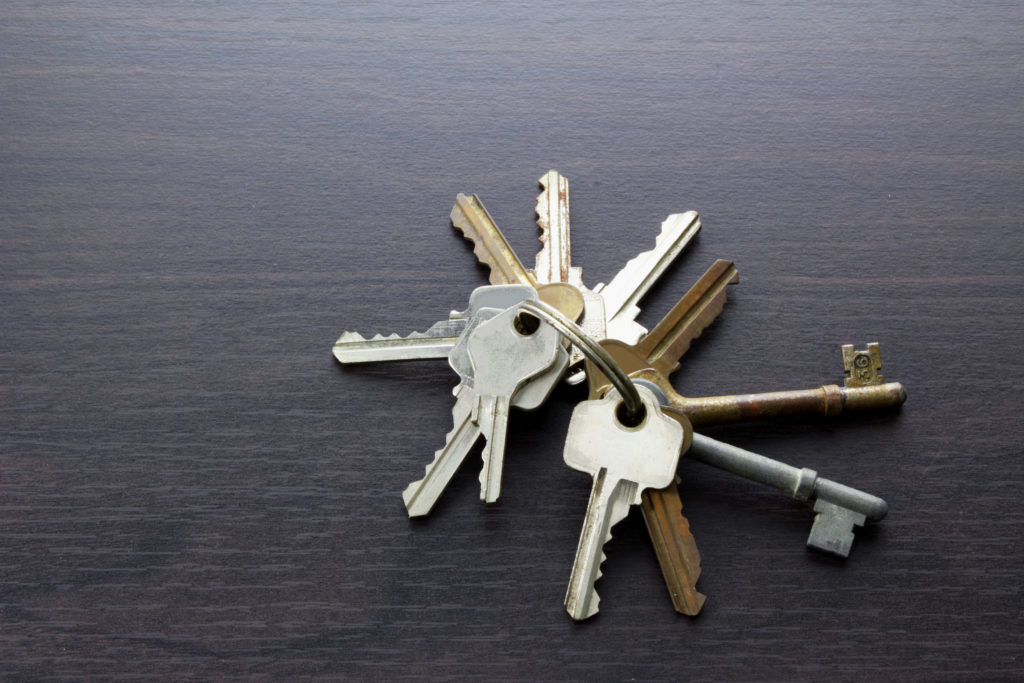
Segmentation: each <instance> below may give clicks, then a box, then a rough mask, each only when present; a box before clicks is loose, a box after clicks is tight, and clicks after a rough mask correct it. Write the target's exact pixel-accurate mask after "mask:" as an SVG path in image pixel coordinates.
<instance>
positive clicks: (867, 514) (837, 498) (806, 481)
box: [687, 433, 889, 557]
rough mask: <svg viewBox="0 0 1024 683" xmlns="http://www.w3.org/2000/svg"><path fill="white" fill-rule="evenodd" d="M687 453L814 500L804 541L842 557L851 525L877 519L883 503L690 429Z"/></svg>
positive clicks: (847, 548)
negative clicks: (810, 522)
mask: <svg viewBox="0 0 1024 683" xmlns="http://www.w3.org/2000/svg"><path fill="white" fill-rule="evenodd" d="M687 456H688V457H689V458H690V459H693V460H699V461H700V462H703V463H706V464H708V465H712V466H713V467H717V468H719V469H722V470H725V471H727V472H731V473H733V474H736V475H739V476H741V477H744V478H745V479H750V480H752V481H756V482H758V483H761V484H765V485H767V486H771V487H773V488H776V489H779V490H780V491H785V492H786V493H788V494H790V495H791V496H793V498H795V499H796V500H800V501H814V512H815V516H814V524H813V525H812V526H811V534H810V536H808V537H807V546H808V547H810V548H816V549H817V550H822V551H825V552H828V553H833V554H835V555H839V556H840V557H847V556H849V554H850V546H851V545H853V528H854V527H855V526H864V523H865V521H867V520H870V521H872V522H878V521H881V520H882V519H884V518H885V515H886V513H888V511H889V506H888V504H887V503H886V502H885V501H884V500H882V499H881V498H879V497H878V496H873V495H871V494H870V493H865V492H863V491H859V490H857V489H854V488H850V487H849V486H845V485H844V484H840V483H837V482H834V481H832V480H831V479H825V478H824V477H819V476H818V473H817V472H815V471H814V470H812V469H808V468H806V467H804V468H802V469H798V468H796V467H791V466H790V465H787V464H785V463H782V462H779V461H778V460H772V459H771V458H767V457H765V456H763V455H758V454H757V453H752V452H751V451H747V450H744V449H742V448H737V447H736V446H731V445H729V444H727V443H723V442H721V441H717V440H715V439H712V438H709V437H707V436H704V435H703V434H696V433H695V434H694V435H693V442H692V443H691V444H690V450H689V452H688V453H687Z"/></svg>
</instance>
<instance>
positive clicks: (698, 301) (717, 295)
mask: <svg viewBox="0 0 1024 683" xmlns="http://www.w3.org/2000/svg"><path fill="white" fill-rule="evenodd" d="M739 280H740V276H739V271H737V270H736V266H734V265H733V264H732V262H731V261H724V260H722V259H719V260H718V261H715V263H714V264H712V266H711V267H710V268H708V269H707V271H705V273H704V274H703V275H702V276H701V277H700V279H699V280H697V283H696V284H694V286H693V287H691V288H690V291H688V292H687V293H686V294H685V295H683V298H682V299H680V300H679V303H677V304H676V305H675V306H673V307H672V310H670V311H669V312H668V314H667V315H666V316H665V317H664V318H662V319H661V322H659V323H658V324H657V325H656V326H655V327H654V329H652V330H651V331H650V332H649V333H648V334H647V335H646V336H645V337H644V338H643V339H641V340H640V342H639V344H638V347H639V350H640V352H641V353H642V354H643V355H645V356H646V357H647V359H648V360H649V361H650V364H651V367H653V368H654V369H656V370H658V371H659V372H661V373H662V374H664V375H666V376H667V375H669V374H671V373H672V372H674V371H675V370H676V368H678V367H679V359H680V358H682V357H683V355H684V354H685V353H686V352H687V351H688V350H689V349H690V343H691V342H692V341H693V340H694V339H696V338H697V337H699V336H700V335H701V333H702V332H704V329H705V328H706V327H707V326H708V325H710V324H711V323H712V322H714V321H715V319H716V318H717V317H718V316H719V314H720V313H721V312H722V309H723V308H724V307H725V302H726V287H727V286H728V285H731V284H735V283H737V282H739Z"/></svg>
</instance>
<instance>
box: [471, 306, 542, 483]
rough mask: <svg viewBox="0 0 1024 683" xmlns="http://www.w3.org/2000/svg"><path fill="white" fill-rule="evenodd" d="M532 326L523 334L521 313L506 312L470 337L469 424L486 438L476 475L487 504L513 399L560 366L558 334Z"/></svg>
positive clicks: (502, 453) (499, 465)
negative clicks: (471, 399) (472, 398)
mask: <svg viewBox="0 0 1024 683" xmlns="http://www.w3.org/2000/svg"><path fill="white" fill-rule="evenodd" d="M526 320H529V318H526ZM532 321H533V322H534V323H535V325H534V326H533V327H532V328H530V329H527V328H526V327H525V326H524V325H522V324H521V320H520V314H519V311H518V310H517V309H515V308H510V309H508V310H506V311H503V312H502V313H500V314H498V315H496V316H494V317H493V318H491V319H490V320H488V321H486V322H483V323H481V324H480V326H479V327H477V328H476V330H474V331H473V334H471V335H470V336H469V357H470V360H472V362H473V393H474V394H475V397H476V402H475V403H474V405H473V409H472V415H471V419H472V420H473V422H474V423H476V424H477V425H478V426H479V427H480V433H481V434H482V435H483V437H484V439H486V443H485V444H484V449H483V454H482V457H483V469H482V470H481V472H480V498H481V500H483V501H484V502H485V503H494V502H496V501H497V500H498V496H499V495H500V494H501V475H502V470H503V465H504V460H505V432H506V429H507V427H508V411H509V409H510V408H511V404H512V399H513V397H514V396H515V394H516V392H517V391H519V389H520V388H521V387H522V386H523V385H524V384H526V382H527V381H529V380H530V379H532V378H533V377H536V376H537V375H540V374H542V373H544V372H545V371H546V370H549V369H550V368H551V367H552V366H554V365H556V363H558V358H559V353H558V352H559V350H561V348H562V345H561V341H562V336H561V335H560V334H559V333H558V331H557V330H555V329H554V328H553V327H550V326H549V325H545V324H542V323H541V322H540V321H539V320H537V319H535V318H533V319H532Z"/></svg>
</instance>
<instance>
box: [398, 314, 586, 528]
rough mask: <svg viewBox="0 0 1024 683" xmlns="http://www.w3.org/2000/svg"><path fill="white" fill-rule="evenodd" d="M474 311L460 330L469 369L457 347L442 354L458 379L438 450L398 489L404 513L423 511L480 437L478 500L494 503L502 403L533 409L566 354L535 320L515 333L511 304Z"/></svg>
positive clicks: (501, 451)
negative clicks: (419, 474)
mask: <svg viewBox="0 0 1024 683" xmlns="http://www.w3.org/2000/svg"><path fill="white" fill-rule="evenodd" d="M533 300H536V294H533ZM479 314H480V316H481V317H482V318H483V319H482V320H481V321H479V322H478V321H475V320H471V321H470V322H469V323H468V328H472V331H471V332H470V333H469V334H468V335H466V339H467V341H466V344H465V353H466V358H468V361H469V370H470V372H469V373H467V374H463V373H464V372H465V370H466V365H465V361H464V360H462V359H461V356H458V357H457V354H461V353H462V351H457V350H456V349H453V353H452V356H451V357H450V358H449V360H450V362H451V363H452V366H453V368H455V369H456V371H457V372H459V373H460V375H461V376H462V379H463V381H462V382H461V383H460V384H459V385H458V386H457V387H456V388H455V391H454V393H455V399H456V400H455V406H454V407H453V408H452V421H453V423H454V427H453V429H452V431H450V432H449V433H448V435H447V437H446V443H445V445H444V447H442V448H441V449H439V450H438V451H436V452H435V453H434V460H433V461H432V462H431V463H430V464H429V465H427V468H426V476H424V478H423V479H420V480H419V481H415V482H413V483H411V484H409V486H407V487H406V489H405V491H404V492H403V493H402V497H403V499H404V500H405V506H406V509H407V510H408V511H409V516H410V517H419V516H422V515H426V514H429V513H430V510H431V509H433V507H434V505H435V503H436V502H437V500H438V498H440V496H441V493H443V492H444V489H445V488H446V487H447V486H448V483H449V482H450V481H451V478H452V477H453V476H454V474H455V472H456V471H457V470H458V468H459V466H460V465H461V464H462V462H463V461H464V460H465V459H466V456H467V455H468V454H469V451H470V450H472V448H473V446H474V445H475V444H476V442H477V441H478V440H479V438H480V437H481V436H483V437H484V438H486V439H487V444H486V445H485V447H484V452H483V465H484V466H483V470H482V472H481V477H480V481H481V492H480V497H481V499H482V500H484V502H488V503H492V502H494V501H496V500H497V499H498V496H499V494H500V487H501V474H502V469H503V461H504V447H505V427H506V425H507V420H508V410H509V407H511V406H516V407H519V408H523V409H531V408H535V407H537V406H539V405H540V404H541V403H543V402H544V401H545V400H546V399H547V397H548V396H549V395H550V393H551V391H552V390H553V389H554V387H555V385H556V384H557V383H558V380H559V379H560V377H561V375H562V373H563V372H564V371H565V368H566V367H567V366H568V363H569V354H568V351H567V350H566V349H565V345H564V342H563V341H562V337H561V335H560V334H559V333H558V332H557V331H555V330H554V329H553V328H551V327H549V326H547V325H543V324H541V325H540V326H539V327H538V328H537V329H536V330H535V331H534V332H533V333H532V334H529V335H524V334H522V333H520V332H519V331H517V329H516V316H517V310H516V308H515V307H513V308H508V309H506V310H504V311H501V312H499V313H495V312H494V311H492V310H490V309H487V308H483V309H481V310H480V311H479ZM457 347H458V345H457ZM534 385H536V386H534ZM520 395H523V398H522V399H520V398H519V397H520Z"/></svg>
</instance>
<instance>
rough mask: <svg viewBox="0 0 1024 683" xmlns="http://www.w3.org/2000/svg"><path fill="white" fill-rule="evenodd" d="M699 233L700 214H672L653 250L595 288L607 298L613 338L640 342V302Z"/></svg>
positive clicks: (606, 307)
mask: <svg viewBox="0 0 1024 683" xmlns="http://www.w3.org/2000/svg"><path fill="white" fill-rule="evenodd" d="M698 232H700V218H699V217H698V216H697V212H695V211H687V212H686V213H676V214H672V215H671V216H669V217H668V218H666V219H665V222H663V223H662V224H661V233H659V235H658V237H657V239H656V241H655V246H654V248H653V249H650V250H649V251H645V252H643V253H641V254H638V255H637V256H635V257H634V258H633V259H631V260H630V261H629V262H628V263H626V265H625V266H623V268H622V270H620V271H619V272H618V274H616V276H615V277H614V278H613V279H612V281H611V282H609V283H608V284H607V285H598V286H597V287H595V288H594V289H595V291H599V292H601V295H602V296H603V297H604V301H605V310H606V314H607V317H608V337H609V338H612V339H622V340H623V341H625V342H628V343H631V344H632V343H633V342H635V341H636V339H637V337H638V335H637V333H636V329H637V328H640V326H639V325H638V324H637V323H636V322H635V320H636V316H637V314H639V313H640V309H639V307H638V306H637V302H638V301H640V299H642V298H643V297H644V295H645V294H647V291H648V290H649V289H650V288H651V286H653V285H654V283H655V282H657V281H658V278H660V277H661V276H662V275H663V274H664V272H665V270H667V269H668V267H669V266H670V265H671V264H672V262H673V261H674V260H675V259H676V257H678V256H679V254H681V253H682V252H683V250H684V249H686V247H687V245H688V244H689V243H690V240H692V239H693V238H694V236H695V235H696V234H697V233H698ZM640 329H643V328H640ZM640 334H643V332H640Z"/></svg>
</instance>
